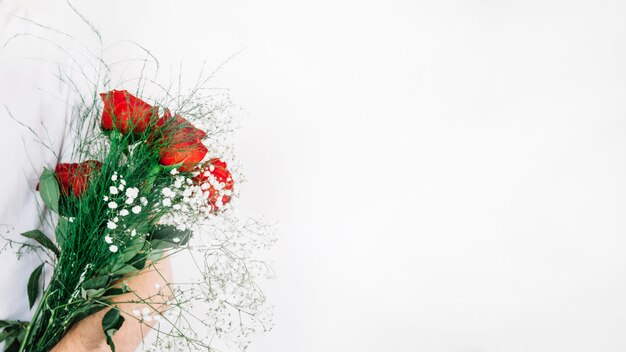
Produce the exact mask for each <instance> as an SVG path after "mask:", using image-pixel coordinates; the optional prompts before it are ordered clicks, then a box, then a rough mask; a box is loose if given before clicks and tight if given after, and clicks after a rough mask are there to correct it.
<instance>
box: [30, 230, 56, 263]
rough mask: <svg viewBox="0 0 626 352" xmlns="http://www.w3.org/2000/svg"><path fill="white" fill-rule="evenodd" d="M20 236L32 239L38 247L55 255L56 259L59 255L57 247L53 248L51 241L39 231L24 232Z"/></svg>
mask: <svg viewBox="0 0 626 352" xmlns="http://www.w3.org/2000/svg"><path fill="white" fill-rule="evenodd" d="M22 236H24V237H28V238H32V239H34V240H35V241H37V242H38V243H39V244H40V245H42V246H44V247H45V248H48V249H49V250H51V251H52V252H54V254H56V255H57V257H58V256H59V254H61V252H59V249H58V248H57V246H55V245H54V243H52V241H51V240H50V239H49V238H48V236H46V235H45V234H44V233H43V232H41V231H39V230H32V231H28V232H24V233H23V234H22Z"/></svg>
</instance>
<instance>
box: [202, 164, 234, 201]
mask: <svg viewBox="0 0 626 352" xmlns="http://www.w3.org/2000/svg"><path fill="white" fill-rule="evenodd" d="M193 181H194V182H195V183H196V184H198V185H200V188H201V189H202V190H203V191H204V194H205V195H206V196H207V202H208V203H209V205H211V209H212V210H213V211H218V210H219V209H220V208H221V207H222V206H223V205H225V204H226V203H228V202H230V195H231V193H232V189H233V187H234V186H235V181H234V180H233V177H232V175H231V173H230V171H228V169H227V166H226V163H225V162H223V161H222V160H220V159H217V158H214V159H211V160H209V161H208V162H207V163H205V164H204V165H203V166H202V167H201V168H200V173H199V174H198V175H197V176H195V177H194V178H193Z"/></svg>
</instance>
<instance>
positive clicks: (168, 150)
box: [159, 141, 209, 172]
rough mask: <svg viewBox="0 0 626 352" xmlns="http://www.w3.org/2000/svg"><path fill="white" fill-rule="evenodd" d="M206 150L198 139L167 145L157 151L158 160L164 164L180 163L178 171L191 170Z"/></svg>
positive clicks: (202, 157)
mask: <svg viewBox="0 0 626 352" xmlns="http://www.w3.org/2000/svg"><path fill="white" fill-rule="evenodd" d="M208 151H209V150H208V149H207V148H206V147H205V146H204V144H202V142H200V141H195V142H186V143H178V144H174V145H169V146H166V147H163V148H161V150H160V151H159V155H160V158H159V162H160V163H161V165H164V166H171V165H176V164H181V165H180V166H179V167H178V171H181V172H185V171H191V170H193V169H194V168H195V167H196V165H198V163H199V162H201V161H202V159H204V156H205V155H206V153H207V152H208Z"/></svg>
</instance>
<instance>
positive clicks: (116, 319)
mask: <svg viewBox="0 0 626 352" xmlns="http://www.w3.org/2000/svg"><path fill="white" fill-rule="evenodd" d="M122 324H124V317H123V316H121V315H120V310H119V309H118V308H117V307H113V308H111V309H110V310H109V311H108V312H107V313H106V314H105V315H104V317H103V318H102V330H104V336H105V337H106V341H107V345H109V347H111V351H112V352H115V344H114V343H113V334H115V333H116V332H117V331H118V330H119V329H120V328H121V327H122Z"/></svg>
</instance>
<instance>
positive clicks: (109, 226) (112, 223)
mask: <svg viewBox="0 0 626 352" xmlns="http://www.w3.org/2000/svg"><path fill="white" fill-rule="evenodd" d="M107 227H108V228H109V229H111V230H115V229H116V228H117V224H116V223H114V222H113V221H111V220H109V221H108V222H107Z"/></svg>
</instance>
